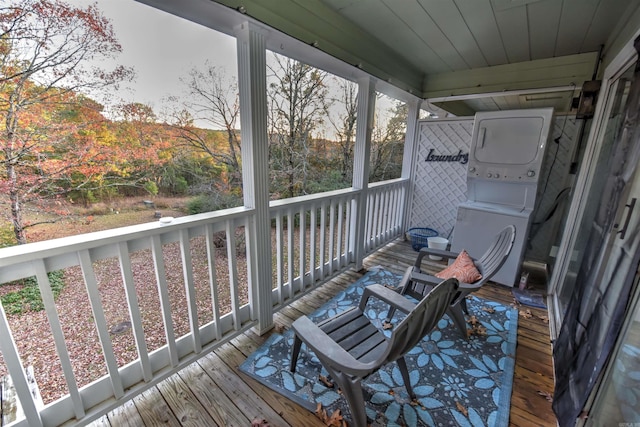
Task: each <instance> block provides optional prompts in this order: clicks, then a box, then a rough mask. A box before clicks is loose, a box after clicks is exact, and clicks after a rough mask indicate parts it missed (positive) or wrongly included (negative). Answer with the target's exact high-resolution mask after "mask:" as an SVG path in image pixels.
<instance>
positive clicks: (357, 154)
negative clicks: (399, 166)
mask: <svg viewBox="0 0 640 427" xmlns="http://www.w3.org/2000/svg"><path fill="white" fill-rule="evenodd" d="M375 83H376V81H375V79H374V78H373V77H368V78H364V79H361V80H359V81H358V110H357V117H358V121H357V123H356V142H355V147H354V150H353V189H354V190H360V194H358V197H357V198H356V206H355V215H353V216H352V217H351V218H352V227H351V236H350V240H351V245H350V246H351V247H352V248H353V251H354V257H355V259H354V261H355V264H356V270H360V269H362V261H363V259H364V255H365V242H364V239H365V218H366V215H367V188H368V187H369V163H370V157H371V132H372V130H373V119H374V114H375V106H376V90H375V87H376V84H375Z"/></svg>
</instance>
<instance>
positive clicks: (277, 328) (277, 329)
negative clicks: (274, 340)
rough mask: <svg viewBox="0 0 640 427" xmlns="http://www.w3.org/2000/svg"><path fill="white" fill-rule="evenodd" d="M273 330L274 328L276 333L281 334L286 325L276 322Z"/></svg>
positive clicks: (284, 330) (285, 329)
mask: <svg viewBox="0 0 640 427" xmlns="http://www.w3.org/2000/svg"><path fill="white" fill-rule="evenodd" d="M275 330H276V332H277V333H279V334H283V333H285V332H286V331H287V327H286V326H285V325H279V324H276V326H275Z"/></svg>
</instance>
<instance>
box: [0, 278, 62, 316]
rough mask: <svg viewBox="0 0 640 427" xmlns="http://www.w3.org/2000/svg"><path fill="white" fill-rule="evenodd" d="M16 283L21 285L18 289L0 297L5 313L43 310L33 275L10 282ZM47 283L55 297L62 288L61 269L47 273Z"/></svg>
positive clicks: (38, 289)
mask: <svg viewBox="0 0 640 427" xmlns="http://www.w3.org/2000/svg"><path fill="white" fill-rule="evenodd" d="M16 283H20V284H21V285H22V287H21V289H20V290H17V291H13V292H8V293H7V294H5V295H3V296H2V297H0V301H1V302H2V305H3V307H4V310H5V312H6V313H7V314H22V313H24V312H26V311H41V310H44V303H43V302H42V296H41V295H40V288H39V287H38V282H37V281H36V278H35V277H29V278H27V279H23V280H21V281H19V282H12V284H14V285H15V284H16ZM49 283H51V290H52V291H53V297H54V298H57V297H58V295H59V294H60V292H61V291H62V288H64V274H63V273H62V271H52V272H51V273H49ZM0 286H2V285H0Z"/></svg>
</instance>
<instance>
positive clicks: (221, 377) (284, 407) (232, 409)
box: [92, 240, 556, 427]
mask: <svg viewBox="0 0 640 427" xmlns="http://www.w3.org/2000/svg"><path fill="white" fill-rule="evenodd" d="M415 256H416V253H415V252H414V251H413V250H412V249H411V247H410V245H409V244H407V243H406V242H402V241H401V240H398V241H395V242H392V243H390V244H389V245H387V246H386V247H384V248H383V249H382V250H380V251H378V252H376V253H374V254H373V255H371V256H369V257H368V258H367V259H366V260H365V268H370V267H373V266H376V265H381V266H383V267H385V268H387V269H389V270H392V271H397V272H400V273H401V272H403V271H404V269H405V268H406V266H408V265H410V264H412V263H413V261H414V259H415ZM433 267H434V268H438V267H439V266H438V265H436V264H435V263H434V265H433ZM361 276H362V273H359V272H354V271H347V272H345V273H343V274H341V275H339V276H338V277H336V278H334V279H333V280H331V281H330V282H328V283H326V284H325V285H323V286H321V287H319V288H318V289H316V290H315V291H313V292H312V293H311V294H309V295H307V296H305V297H303V298H301V299H300V300H299V301H297V302H296V303H294V304H292V305H291V306H289V307H286V308H285V309H283V310H282V311H280V312H279V313H277V314H276V316H275V322H276V325H277V327H276V329H275V330H276V331H282V328H288V327H289V326H290V325H291V323H292V322H293V321H294V320H295V319H296V318H298V317H299V316H300V315H302V314H307V313H310V312H312V311H313V310H315V309H316V308H318V307H319V306H320V305H321V304H322V303H323V302H324V301H326V300H328V299H329V298H331V297H332V296H333V295H334V294H335V293H336V292H338V291H339V290H341V289H343V288H345V287H346V286H348V285H349V284H351V283H353V282H354V281H356V280H357V279H358V278H360V277H361ZM478 295H479V296H482V297H483V298H486V299H490V300H494V301H499V302H501V303H504V304H512V303H513V298H512V295H511V291H510V289H508V288H506V287H504V286H500V285H493V284H490V285H488V286H485V287H483V289H482V290H481V291H480V292H478ZM526 310H529V311H530V317H529V315H528V313H526ZM525 315H526V316H525ZM546 316H547V312H546V311H545V310H540V309H533V308H529V307H521V316H520V318H519V321H518V345H517V350H516V366H515V375H514V384H513V393H512V396H511V412H510V424H511V425H512V426H556V419H555V416H554V414H553V412H552V410H551V403H550V402H549V401H548V400H547V399H546V398H545V396H544V394H545V393H549V395H550V394H551V393H553V368H552V360H551V345H550V338H549V327H548V322H547V321H545V317H546ZM267 338H268V336H258V335H256V334H255V333H254V332H252V331H248V332H246V333H244V334H242V335H240V336H239V337H237V338H236V339H234V340H232V341H231V342H229V343H227V344H225V345H223V346H222V347H220V348H219V349H217V350H215V351H214V352H211V353H210V354H208V355H206V356H205V357H203V358H202V359H201V360H200V361H198V362H196V363H193V364H191V365H190V366H188V367H187V368H185V369H183V370H182V371H180V372H179V373H178V374H176V375H174V376H172V377H170V378H168V379H167V380H165V381H163V382H162V383H160V384H158V385H157V386H155V387H152V388H151V389H149V390H147V391H146V392H145V393H144V394H142V395H140V396H138V397H136V398H134V399H133V400H131V401H128V402H126V403H125V404H124V405H123V406H121V407H119V408H117V409H116V410H114V411H112V412H111V413H109V414H107V415H105V416H103V417H102V418H101V419H99V420H98V421H96V422H94V423H93V424H92V425H95V426H114V427H115V426H156V425H170V426H216V425H218V426H250V425H251V422H252V421H253V420H254V419H256V418H259V419H264V420H266V421H267V422H268V423H269V425H270V426H272V427H274V426H295V427H297V426H318V427H322V426H324V425H325V424H324V423H322V422H321V421H320V420H319V419H318V418H316V416H315V415H314V414H312V413H310V412H309V411H307V410H306V409H304V408H302V407H301V406H299V405H297V404H295V403H293V402H292V401H290V400H288V399H286V398H285V397H283V396H281V395H279V394H277V393H274V392H273V391H271V390H269V389H267V388H266V387H264V386H262V385H261V384H259V383H258V382H256V381H254V380H253V379H251V378H249V377H247V376H246V375H244V374H242V373H240V371H239V370H238V366H239V365H240V364H241V363H242V362H243V361H244V360H245V359H246V357H247V356H248V355H249V354H251V353H252V352H253V351H254V350H255V349H256V348H258V346H259V345H260V344H261V343H262V342H264V340H266V339H267Z"/></svg>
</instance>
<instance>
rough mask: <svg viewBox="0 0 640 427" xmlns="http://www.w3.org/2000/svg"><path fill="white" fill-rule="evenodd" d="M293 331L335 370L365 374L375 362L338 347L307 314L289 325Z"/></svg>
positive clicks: (352, 373) (359, 374) (372, 367)
mask: <svg viewBox="0 0 640 427" xmlns="http://www.w3.org/2000/svg"><path fill="white" fill-rule="evenodd" d="M291 328H292V329H293V331H294V333H295V334H296V335H297V336H298V337H299V338H300V339H301V340H302V341H303V342H304V343H305V344H307V346H308V347H309V349H311V350H312V351H313V352H314V353H315V354H316V356H318V358H319V359H320V360H321V361H323V362H324V361H327V362H330V363H331V366H333V367H335V368H337V370H339V371H342V372H346V373H348V374H351V375H358V376H366V375H368V374H369V373H370V372H371V370H372V369H374V367H375V363H362V362H360V361H358V360H357V359H356V358H355V357H353V356H352V355H350V354H349V352H347V351H346V350H345V349H344V348H342V347H340V345H338V344H337V343H336V342H335V341H334V340H332V339H331V337H330V336H329V335H327V334H326V333H325V332H324V331H323V330H322V329H320V328H319V327H318V326H317V325H316V324H315V323H313V322H312V321H311V320H310V319H309V318H308V317H307V316H302V317H299V318H298V319H297V320H296V321H295V322H293V324H292V325H291Z"/></svg>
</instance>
